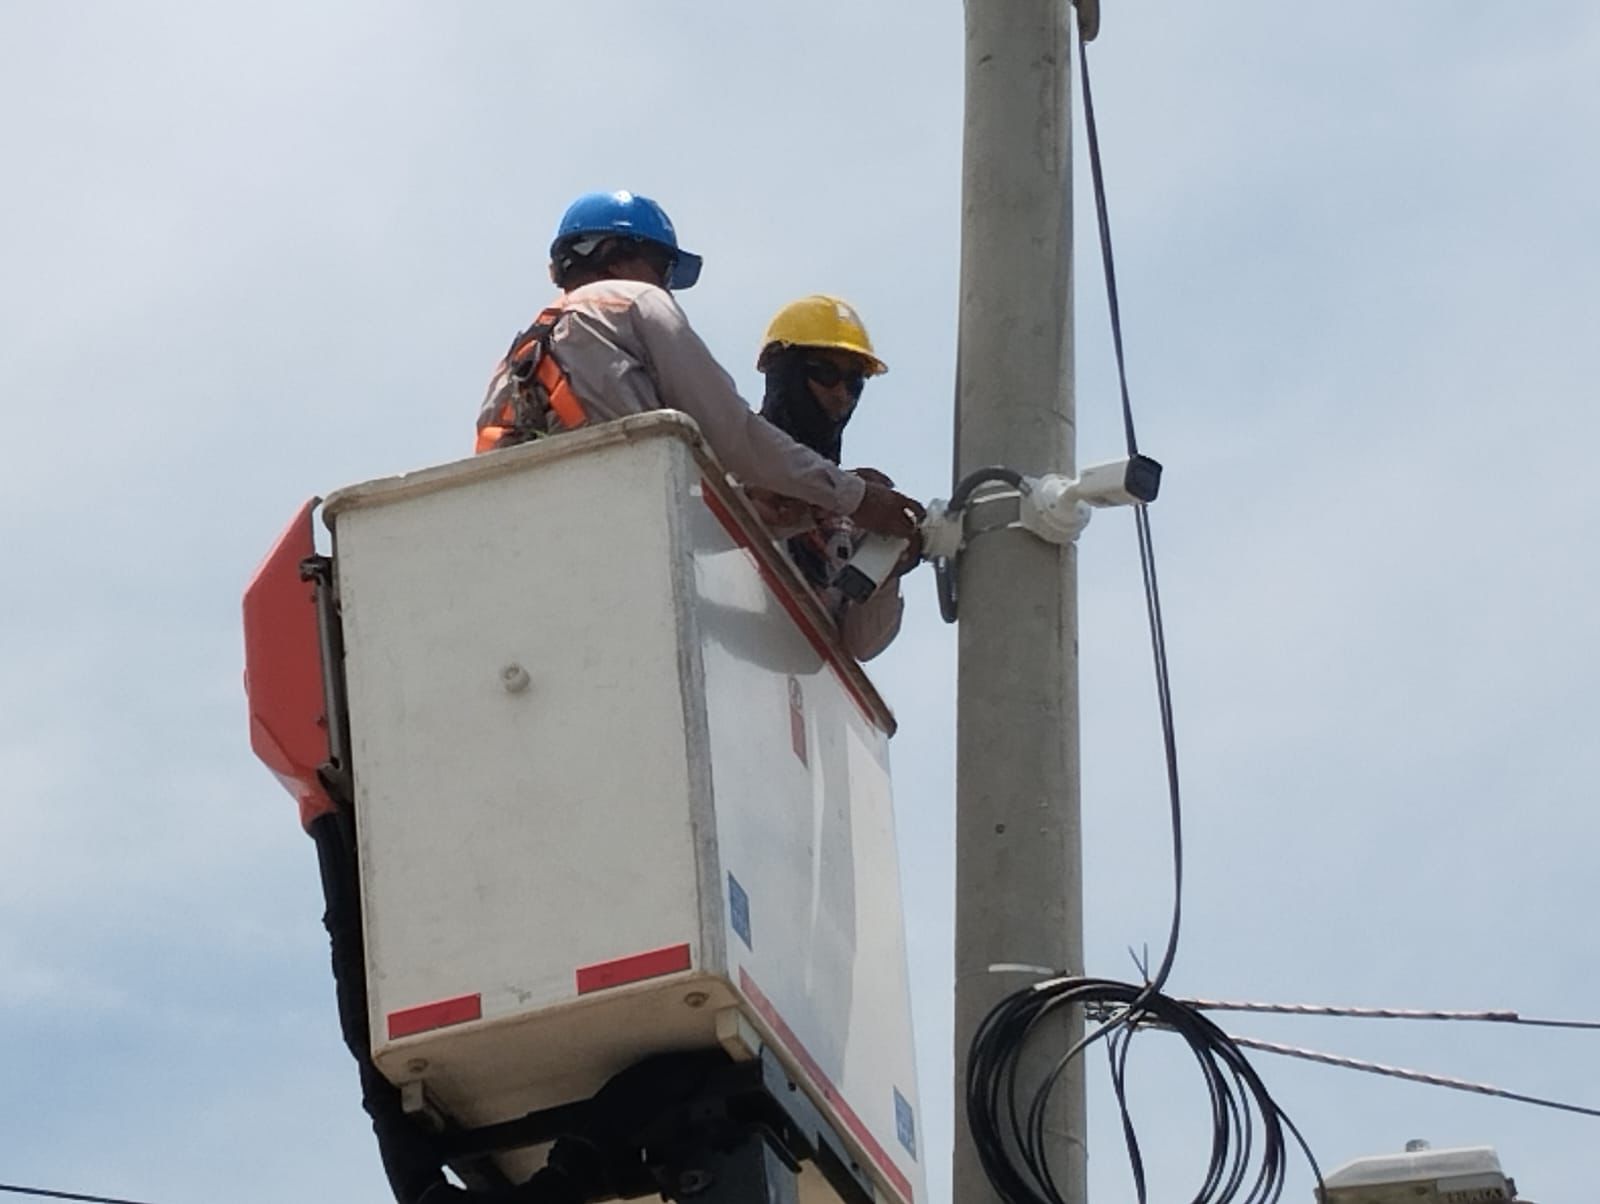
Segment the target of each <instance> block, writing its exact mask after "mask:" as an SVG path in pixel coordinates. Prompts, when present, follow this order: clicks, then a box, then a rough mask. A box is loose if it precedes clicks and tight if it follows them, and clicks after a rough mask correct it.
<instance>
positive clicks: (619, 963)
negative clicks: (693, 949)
mask: <svg viewBox="0 0 1600 1204" xmlns="http://www.w3.org/2000/svg"><path fill="white" fill-rule="evenodd" d="M690 964H691V961H690V957H689V946H688V945H668V946H667V947H666V948H665V949H652V950H650V951H649V952H648V953H635V954H633V955H632V956H630V957H619V958H616V959H615V960H614V961H609V962H596V963H595V964H594V965H592V966H580V967H578V994H580V995H587V994H588V993H589V992H590V991H603V990H605V989H606V988H607V987H620V986H622V985H623V984H624V983H629V982H640V981H642V980H643V979H646V978H660V977H661V976H662V975H663V974H676V973H677V972H678V971H679V970H687V969H689V967H690Z"/></svg>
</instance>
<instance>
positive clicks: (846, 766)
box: [324, 413, 925, 1202]
mask: <svg viewBox="0 0 1600 1204" xmlns="http://www.w3.org/2000/svg"><path fill="white" fill-rule="evenodd" d="M324 513H325V516H326V519H327V522H328V524H329V526H330V527H331V528H332V530H333V534H334V563H335V571H336V586H337V591H338V598H339V602H340V607H341V613H342V618H343V631H344V646H345V675H346V683H347V688H348V695H349V698H348V701H349V716H350V736H351V744H350V764H351V769H352V771H353V774H354V783H355V799H356V817H357V823H358V828H359V858H360V874H361V889H362V904H363V908H364V923H365V933H366V956H367V966H366V970H367V986H368V994H369V1004H370V1014H369V1018H370V1021H371V1026H372V1034H373V1055H374V1058H375V1060H376V1062H377V1065H378V1066H379V1068H380V1069H381V1070H382V1071H383V1073H384V1074H385V1075H387V1076H388V1077H389V1078H390V1079H391V1080H393V1081H394V1082H396V1083H402V1084H403V1083H408V1082H416V1081H421V1082H423V1083H424V1084H425V1085H426V1088H427V1090H428V1093H429V1094H430V1096H432V1097H433V1098H434V1099H435V1100H437V1101H438V1103H439V1104H440V1105H441V1107H442V1108H443V1109H444V1111H446V1112H447V1113H449V1115H450V1116H451V1117H452V1118H453V1119H454V1120H455V1121H457V1122H459V1123H461V1124H464V1125H469V1126H478V1125H484V1124H490V1123H494V1122H497V1121H503V1120H508V1119H512V1118H515V1117H519V1116H522V1115H524V1114H526V1113H528V1112H530V1111H533V1110H535V1109H539V1108H545V1107H551V1106H554V1105H557V1104H562V1103H566V1102H570V1101H572V1100H575V1099H581V1098H586V1097H587V1096H588V1095H590V1094H591V1093H592V1092H593V1091H594V1090H595V1089H597V1088H598V1087H599V1086H600V1085H601V1084H602V1083H603V1082H604V1081H605V1080H606V1079H607V1078H608V1077H610V1076H611V1075H612V1074H614V1073H616V1072H617V1071H619V1070H621V1069H623V1068H624V1067H626V1066H628V1065H630V1064H632V1063H633V1062H635V1061H637V1060H639V1059H640V1058H641V1057H644V1056H646V1055H648V1054H651V1053H656V1052H662V1051H666V1050H676V1049H690V1048H696V1047H702V1046H713V1045H716V1044H717V1043H718V1041H719V1035H718V1034H719V1028H720V1029H721V1033H722V1038H723V1040H722V1043H723V1044H724V1045H725V1047H728V1048H729V1049H730V1051H731V1052H735V1054H736V1056H738V1055H739V1054H740V1053H741V1052H742V1053H746V1054H747V1053H748V1052H749V1050H750V1046H751V1045H752V1043H754V1044H755V1045H760V1044H765V1045H766V1046H767V1047H768V1048H769V1049H771V1050H772V1052H773V1053H775V1054H776V1055H777V1057H778V1058H779V1059H780V1061H782V1062H783V1064H784V1065H785V1066H786V1067H787V1069H788V1070H789V1073H790V1074H791V1075H793V1076H794V1077H795V1079H796V1081H797V1082H799V1083H800V1084H801V1085H802V1086H803V1087H804V1088H805V1089H806V1090H807V1092H808V1094H809V1095H810V1097H811V1099H812V1101H813V1102H814V1103H815V1104H817V1105H818V1106H819V1107H820V1108H821V1109H822V1110H823V1112H824V1114H825V1115H826V1116H827V1117H828V1118H829V1119H830V1120H831V1121H832V1123H833V1125H834V1126H835V1128H836V1129H837V1130H838V1132H839V1134H840V1136H841V1137H843V1138H844V1139H845V1140H846V1142H847V1143H848V1144H849V1145H850V1146H851V1147H852V1149H851V1152H852V1154H853V1155H854V1156H855V1158H856V1159H857V1160H858V1161H859V1162H860V1165H861V1166H862V1167H864V1168H866V1169H867V1170H868V1171H869V1172H870V1173H871V1175H872V1178H873V1179H874V1181H875V1183H876V1184H877V1186H878V1189H879V1195H880V1198H882V1199H900V1200H904V1201H907V1202H910V1201H915V1200H922V1199H924V1198H925V1187H924V1176H923V1171H922V1166H921V1162H920V1159H919V1152H920V1149H919V1141H920V1139H921V1132H920V1129H921V1125H920V1123H919V1118H918V1114H917V1083H916V1071H915V1066H914V1061H913V1047H912V1032H911V1016H910V998H909V991H908V986H907V980H906V957H905V941H904V933H903V929H902V918H901V909H900V884H899V873H898V866H897V860H896V850H895V836H894V820H893V812H892V800H891V795H890V787H889V772H888V737H889V735H890V733H891V732H892V730H893V719H892V717H891V716H890V713H889V711H888V709H887V707H886V706H885V705H884V703H883V701H882V699H881V698H880V697H879V696H878V694H877V692H876V691H875V690H874V689H873V687H872V685H871V683H870V682H869V681H868V679H867V677H866V675H865V674H864V673H863V672H862V670H861V668H860V666H859V665H857V664H856V663H855V661H853V660H852V659H851V658H850V657H849V656H848V654H846V653H844V652H843V651H842V650H841V649H840V648H839V646H838V643H837V641H836V639H835V637H834V634H833V631H832V628H831V625H830V623H829V620H828V618H827V616H826V614H825V613H824V612H823V610H822V609H821V607H820V606H819V604H818V603H817V601H816V599H815V597H814V596H813V595H812V594H811V593H810V592H809V591H808V590H807V589H806V587H805V586H804V585H803V584H802V583H801V581H800V579H799V578H798V576H797V575H796V574H795V573H794V571H793V570H792V568H791V567H790V566H789V564H788V563H787V561H786V560H784V559H783V557H782V556H781V555H780V554H779V553H777V552H776V551H775V550H774V549H773V548H772V546H771V545H770V542H769V538H768V536H767V535H766V534H765V532H764V531H763V529H762V528H761V527H760V526H759V524H758V523H757V522H756V521H755V520H754V518H753V517H751V515H750V514H749V512H748V510H746V508H745V507H744V506H743V504H742V502H741V501H740V500H739V499H738V498H737V496H736V494H735V492H734V491H732V490H731V489H729V488H728V486H727V485H726V483H725V480H724V477H723V475H722V473H721V471H720V470H719V469H718V468H717V467H716V465H715V463H714V461H712V460H711V459H710V458H709V457H708V456H707V454H706V453H705V452H704V450H703V449H702V448H701V445H700V443H699V439H698V435H697V434H696V432H695V428H694V425H693V423H692V422H691V421H690V420H689V419H687V418H685V417H683V416H682V415H678V414H673V413H658V414H647V415H641V416H638V417H635V418H628V419H624V420H622V421H620V422H613V423H607V424H605V425H603V426H599V427H596V428H594V429H592V430H588V431H583V432H579V433H575V434H571V435H564V436H561V437H559V438H555V439H550V440H542V441H539V442H536V443H533V444H529V445H526V446H522V447H517V448H512V449H508V450H504V451H498V452H495V453H492V454H490V455H486V456H479V457H476V458H474V459H471V460H465V461H461V462H459V463H454V464H448V465H444V466H442V467H439V468H434V469H429V470H426V471H423V472H419V473H415V474H412V475H409V476H405V477H398V478H392V479H388V480H381V481H375V482H371V483H368V484H364V485H358V486H355V487H353V488H350V489H346V490H342V491H340V492H339V493H337V494H335V495H333V496H332V497H330V498H329V499H328V501H327V503H326V506H325V509H324ZM741 1033H742V1034H744V1036H743V1037H742V1038H741V1037H740V1036H739V1035H738V1034H741ZM536 1162H537V1159H536V1158H531V1157H530V1156H527V1155H523V1156H519V1157H515V1158H507V1159H505V1160H504V1165H505V1166H506V1168H507V1169H508V1170H511V1171H515V1172H525V1171H526V1170H527V1169H530V1168H531V1166H532V1165H534V1164H535V1163H536ZM819 1180H820V1176H818V1175H816V1174H815V1173H814V1172H808V1173H807V1175H806V1178H805V1180H804V1181H803V1185H802V1192H803V1198H804V1199H806V1200H817V1201H821V1200H826V1199H829V1198H831V1197H829V1196H828V1195H825V1194H819V1193H820V1192H822V1191H824V1189H823V1188H821V1187H819V1185H818V1183H819Z"/></svg>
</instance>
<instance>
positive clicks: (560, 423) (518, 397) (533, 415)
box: [473, 305, 589, 453]
mask: <svg viewBox="0 0 1600 1204" xmlns="http://www.w3.org/2000/svg"><path fill="white" fill-rule="evenodd" d="M566 312H567V311H566V310H564V309H562V308H561V307H560V306H556V305H552V306H550V307H549V308H548V309H545V310H543V311H541V312H540V314H539V316H538V317H537V318H535V319H534V320H533V325H532V326H530V327H528V328H527V329H526V330H524V331H522V332H520V333H519V334H518V335H517V337H516V338H514V339H512V340H511V349H510V350H509V351H507V352H506V355H505V358H504V359H503V360H501V361H500V366H499V367H498V368H497V369H496V371H495V374H494V382H493V384H492V385H491V386H490V389H489V396H488V397H487V398H485V399H484V403H483V409H482V410H480V411H479V412H478V440H477V443H476V445H475V446H474V448H473V451H474V452H479V453H481V452H486V451H493V450H494V449H495V448H497V447H511V446H512V445H514V444H517V443H527V442H528V441H529V440H532V439H538V438H540V437H541V436H543V435H549V434H554V433H556V432H558V431H563V430H567V431H571V430H577V429H578V428H579V427H581V426H583V425H585V424H586V423H587V422H588V421H589V415H588V414H587V413H586V412H585V410H584V408H583V402H582V401H580V400H579V399H578V395H577V393H576V392H574V391H573V388H572V380H571V378H570V377H568V375H567V372H566V369H565V368H563V367H562V366H561V364H560V363H559V362H558V361H557V360H556V357H555V356H554V355H552V354H551V352H550V336H551V334H552V333H553V332H554V331H555V328H556V323H557V322H559V321H560V320H561V319H562V317H563V316H564V315H565V314H566Z"/></svg>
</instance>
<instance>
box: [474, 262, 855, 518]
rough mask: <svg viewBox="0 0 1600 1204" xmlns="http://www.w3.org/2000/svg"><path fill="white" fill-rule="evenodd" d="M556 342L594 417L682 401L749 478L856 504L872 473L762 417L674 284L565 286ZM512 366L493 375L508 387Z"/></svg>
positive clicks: (820, 499)
mask: <svg viewBox="0 0 1600 1204" xmlns="http://www.w3.org/2000/svg"><path fill="white" fill-rule="evenodd" d="M555 304H556V305H557V306H559V307H560V308H561V309H563V310H565V311H566V312H565V314H564V316H563V317H562V318H561V319H560V321H558V322H557V323H556V327H555V330H554V331H553V332H552V334H551V338H550V349H551V353H552V354H553V355H554V356H555V358H556V362H557V363H558V364H560V365H561V367H562V368H563V369H564V370H565V371H566V373H567V376H568V378H569V379H570V380H571V381H572V388H573V390H574V391H575V392H576V393H577V395H578V397H579V398H581V399H582V401H583V406H584V410H585V411H586V412H587V413H588V415H589V421H590V422H605V421H607V420H608V419H612V418H621V417H624V416H625V415H628V414H642V413H644V412H645V411H647V410H662V409H670V410H682V411H683V412H684V413H685V414H687V415H689V417H691V418H693V419H694V420H695V422H696V423H698V424H699V426H700V430H701V432H702V433H703V434H704V435H705V439H706V443H707V445H709V446H710V448H711V451H712V452H713V453H714V454H715V455H716V457H717V459H718V460H720V461H721V462H722V464H723V466H724V467H725V468H727V469H728V470H729V471H730V472H732V473H733V474H734V475H735V476H737V477H738V478H739V479H740V480H741V481H744V482H745V483H747V484H751V485H760V486H762V487H763V488H766V489H770V490H772V491H773V492H775V493H781V494H784V495H786V496H788V497H795V498H799V499H800V500H801V501H805V502H810V503H811V504H813V505H816V506H820V507H822V508H823V509H825V510H828V511H831V512H832V513H834V514H851V513H853V512H854V511H855V509H856V507H857V506H859V505H860V504H861V498H862V495H863V493H864V492H865V491H866V483H865V482H864V481H862V480H861V478H860V477H857V476H855V475H853V474H851V473H847V472H845V471H844V470H843V469H841V468H840V467H839V466H838V465H837V464H834V463H833V462H831V461H830V460H827V459H825V458H824V457H822V456H819V455H817V453H816V452H814V451H812V450H811V449H810V448H808V447H805V446H803V445H801V444H799V443H796V442H795V441H794V440H793V439H791V438H789V436H788V435H786V434H784V433H783V432H782V431H780V430H779V429H778V428H777V427H775V426H773V425H772V424H771V423H769V422H767V421H766V420H765V419H763V418H762V417H761V416H760V415H759V414H757V413H755V412H754V411H753V410H751V409H750V407H749V406H748V405H746V404H745V402H744V399H743V398H742V397H740V396H739V392H738V389H737V388H736V387H735V385H734V383H733V378H732V377H731V376H729V375H728V373H727V372H726V371H725V370H724V369H723V368H722V366H721V365H720V364H718V363H717V361H716V360H715V358H713V357H712V354H711V351H710V349H709V348H707V347H706V345H705V343H704V342H702V341H701V339H700V336H699V335H697V334H695V332H694V330H693V328H691V327H690V325H689V319H688V318H687V317H686V316H685V315H684V312H683V310H681V309H679V308H678V303H677V302H676V301H674V300H673V298H672V294H671V293H669V292H667V291H666V290H665V289H662V288H657V287H656V286H655V285H653V284H644V283H641V282H638V281H634V280H599V281H595V282H594V283H592V284H585V285H583V286H582V287H580V288H575V289H573V290H571V291H570V292H567V293H564V294H563V295H562V296H561V298H560V299H559V300H558V301H556V303H555ZM503 376H504V373H497V374H496V377H495V379H494V381H492V382H491V384H490V391H491V395H492V394H493V393H494V392H495V391H496V390H497V389H500V388H503V387H504V381H503Z"/></svg>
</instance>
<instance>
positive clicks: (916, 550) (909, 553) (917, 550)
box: [889, 531, 922, 581]
mask: <svg viewBox="0 0 1600 1204" xmlns="http://www.w3.org/2000/svg"><path fill="white" fill-rule="evenodd" d="M921 563H922V532H921V531H918V532H917V533H916V534H915V535H913V536H912V537H911V542H910V543H908V544H906V550H905V551H904V552H901V553H900V559H899V560H897V561H895V562H894V569H893V570H892V571H891V573H890V576H889V580H891V581H893V580H894V579H895V578H896V577H904V576H905V575H906V574H907V573H909V572H910V571H911V570H912V569H914V568H916V567H917V565H919V564H921Z"/></svg>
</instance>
